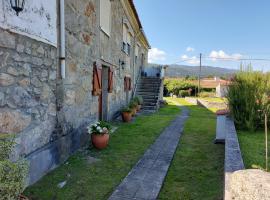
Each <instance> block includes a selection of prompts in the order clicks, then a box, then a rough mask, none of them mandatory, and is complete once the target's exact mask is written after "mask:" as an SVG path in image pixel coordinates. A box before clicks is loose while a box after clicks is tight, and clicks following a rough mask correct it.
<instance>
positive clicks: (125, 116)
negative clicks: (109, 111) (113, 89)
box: [122, 112, 132, 122]
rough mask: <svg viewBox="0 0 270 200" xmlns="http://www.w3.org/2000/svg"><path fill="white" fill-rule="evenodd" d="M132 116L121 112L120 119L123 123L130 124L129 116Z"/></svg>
mask: <svg viewBox="0 0 270 200" xmlns="http://www.w3.org/2000/svg"><path fill="white" fill-rule="evenodd" d="M131 115H132V114H131V113H130V112H122V119H123V122H130V121H131V118H132V116H131Z"/></svg>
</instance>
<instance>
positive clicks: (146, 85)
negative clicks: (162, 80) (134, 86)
mask: <svg viewBox="0 0 270 200" xmlns="http://www.w3.org/2000/svg"><path fill="white" fill-rule="evenodd" d="M159 86H160V84H159V83H157V84H149V83H142V84H138V87H147V88H152V87H154V88H159Z"/></svg>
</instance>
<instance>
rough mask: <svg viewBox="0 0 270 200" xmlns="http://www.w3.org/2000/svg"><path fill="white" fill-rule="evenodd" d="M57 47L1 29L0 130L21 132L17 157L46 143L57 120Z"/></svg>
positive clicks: (19, 133)
mask: <svg viewBox="0 0 270 200" xmlns="http://www.w3.org/2000/svg"><path fill="white" fill-rule="evenodd" d="M56 55H57V51H56V48H54V47H52V46H50V45H47V44H44V43H41V42H37V41H35V40H32V39H29V38H28V37H25V36H21V35H18V34H14V33H10V32H8V31H4V30H2V29H1V30H0V60H1V63H0V65H1V66H0V133H7V134H18V135H17V138H16V143H17V146H16V152H15V153H14V156H15V158H18V156H22V155H27V154H29V153H31V152H33V151H34V150H36V149H38V148H40V147H42V146H43V145H45V144H47V143H48V142H49V141H50V139H51V134H52V132H53V130H54V128H55V123H56V96H55V92H56V84H55V81H56V66H57V59H56Z"/></svg>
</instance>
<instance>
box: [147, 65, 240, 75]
mask: <svg viewBox="0 0 270 200" xmlns="http://www.w3.org/2000/svg"><path fill="white" fill-rule="evenodd" d="M149 66H156V64H149ZM236 72H237V70H234V69H227V68H221V67H211V66H202V70H201V76H202V77H207V76H230V75H232V74H235V73H236ZM198 75H199V67H198V66H188V65H169V67H168V68H167V70H166V73H165V76H166V77H185V76H198Z"/></svg>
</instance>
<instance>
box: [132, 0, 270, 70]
mask: <svg viewBox="0 0 270 200" xmlns="http://www.w3.org/2000/svg"><path fill="white" fill-rule="evenodd" d="M134 3H135V6H136V8H137V12H138V14H139V17H140V20H141V22H142V25H143V29H144V32H145V34H146V36H147V38H148V40H149V42H150V44H151V47H152V49H151V50H150V51H149V59H148V61H149V62H151V63H159V64H180V65H198V64H199V55H200V53H202V65H210V66H217V67H225V68H232V69H238V68H239V66H240V63H241V62H242V64H244V65H246V64H249V63H251V64H252V65H253V68H254V69H255V70H264V71H270V0H134ZM246 59H268V60H246Z"/></svg>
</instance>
